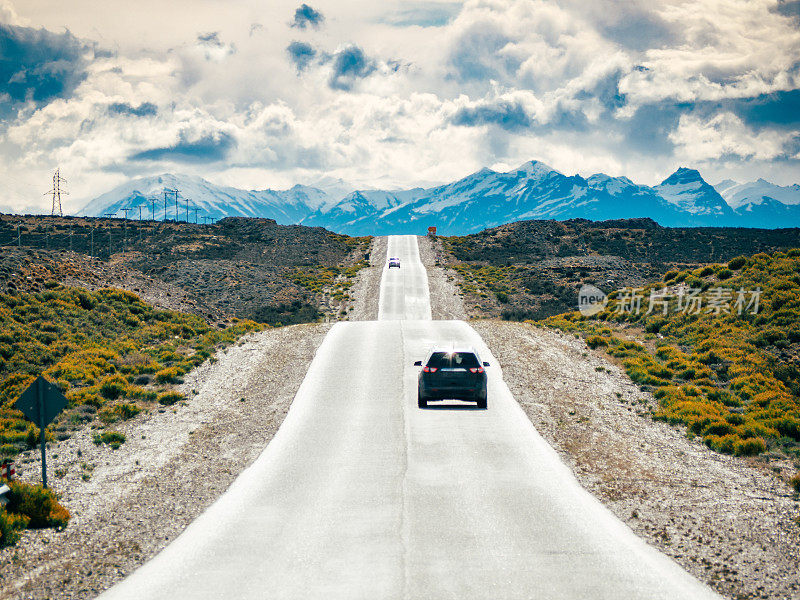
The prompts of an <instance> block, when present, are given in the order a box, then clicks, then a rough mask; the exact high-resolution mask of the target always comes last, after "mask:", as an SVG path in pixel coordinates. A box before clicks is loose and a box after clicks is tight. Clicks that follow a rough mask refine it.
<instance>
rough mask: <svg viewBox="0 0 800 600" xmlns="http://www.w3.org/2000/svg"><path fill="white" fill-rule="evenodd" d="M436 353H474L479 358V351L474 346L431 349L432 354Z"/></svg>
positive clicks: (433, 347) (435, 347)
mask: <svg viewBox="0 0 800 600" xmlns="http://www.w3.org/2000/svg"><path fill="white" fill-rule="evenodd" d="M434 352H472V353H473V354H475V355H476V356H477V354H478V351H477V350H476V349H475V347H474V346H456V345H452V346H432V347H431V349H430V354H433V353H434Z"/></svg>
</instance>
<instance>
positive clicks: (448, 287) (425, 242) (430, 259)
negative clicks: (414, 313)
mask: <svg viewBox="0 0 800 600" xmlns="http://www.w3.org/2000/svg"><path fill="white" fill-rule="evenodd" d="M417 240H418V242H419V243H418V246H419V258H420V260H421V261H422V264H423V265H425V269H426V270H427V271H428V289H429V292H430V297H431V313H432V315H433V319H434V320H435V321H439V320H450V319H466V318H467V311H466V308H465V307H464V300H463V297H462V296H463V295H462V292H461V290H460V288H459V287H458V285H456V277H457V275H456V273H455V271H451V270H450V269H446V268H442V267H438V266H436V264H435V260H436V255H437V252H439V253H441V250H440V249H439V248H438V244H437V242H435V241H433V240H431V238H429V237H427V236H419V237H418V238H417Z"/></svg>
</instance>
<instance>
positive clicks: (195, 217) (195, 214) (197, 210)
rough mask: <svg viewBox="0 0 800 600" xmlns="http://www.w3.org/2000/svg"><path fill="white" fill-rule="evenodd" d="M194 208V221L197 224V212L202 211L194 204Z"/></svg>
mask: <svg viewBox="0 0 800 600" xmlns="http://www.w3.org/2000/svg"><path fill="white" fill-rule="evenodd" d="M192 210H193V211H194V223H195V225H197V213H198V212H200V209H199V208H197V207H196V206H193V207H192Z"/></svg>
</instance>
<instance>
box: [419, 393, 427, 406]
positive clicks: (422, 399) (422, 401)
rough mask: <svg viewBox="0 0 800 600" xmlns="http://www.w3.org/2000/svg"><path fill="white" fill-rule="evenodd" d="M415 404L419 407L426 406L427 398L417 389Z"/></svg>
mask: <svg viewBox="0 0 800 600" xmlns="http://www.w3.org/2000/svg"><path fill="white" fill-rule="evenodd" d="M417 406H418V407H419V408H428V399H427V398H424V397H423V396H422V394H420V393H419V391H417Z"/></svg>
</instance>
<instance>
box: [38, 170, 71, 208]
mask: <svg viewBox="0 0 800 600" xmlns="http://www.w3.org/2000/svg"><path fill="white" fill-rule="evenodd" d="M62 183H67V180H66V179H64V178H63V177H61V169H56V171H55V173H53V189H51V190H50V191H49V192H45V193H44V195H45V196H51V195H52V196H53V207H52V208H51V209H50V216H51V217H52V216H55V214H56V207H58V216H59V217H63V216H64V212H63V211H62V210H61V194H64V195H65V196H68V195H69V192H67V191H65V190H62V189H61V184H62Z"/></svg>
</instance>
